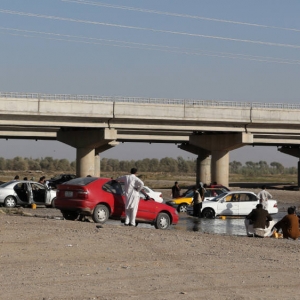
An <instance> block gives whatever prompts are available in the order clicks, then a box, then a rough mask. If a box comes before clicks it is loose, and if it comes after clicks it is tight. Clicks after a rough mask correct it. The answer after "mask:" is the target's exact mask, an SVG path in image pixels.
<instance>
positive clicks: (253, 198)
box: [248, 194, 258, 201]
mask: <svg viewBox="0 0 300 300" xmlns="http://www.w3.org/2000/svg"><path fill="white" fill-rule="evenodd" d="M257 200H258V199H257V197H256V196H255V195H252V194H250V195H249V200H248V201H257Z"/></svg>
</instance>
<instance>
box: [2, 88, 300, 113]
mask: <svg viewBox="0 0 300 300" xmlns="http://www.w3.org/2000/svg"><path fill="white" fill-rule="evenodd" d="M0 97H1V98H7V99H12V98H20V99H43V100H78V101H102V102H127V103H153V104H177V105H183V106H186V105H190V106H221V107H245V108H277V109H300V104H288V103H261V102H237V101H215V100H191V99H164V98H140V97H121V96H107V97H106V96H96V95H71V94H40V93H19V92H0Z"/></svg>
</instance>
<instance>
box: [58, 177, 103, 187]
mask: <svg viewBox="0 0 300 300" xmlns="http://www.w3.org/2000/svg"><path fill="white" fill-rule="evenodd" d="M97 179H99V178H98V177H80V178H75V179H72V180H70V181H67V182H64V183H63V184H72V185H82V186H84V185H87V184H89V183H91V182H93V181H95V180H97Z"/></svg>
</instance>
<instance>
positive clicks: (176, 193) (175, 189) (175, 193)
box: [171, 181, 180, 198]
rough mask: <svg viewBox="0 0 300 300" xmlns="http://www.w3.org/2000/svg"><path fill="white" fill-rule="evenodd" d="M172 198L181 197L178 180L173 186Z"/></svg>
mask: <svg viewBox="0 0 300 300" xmlns="http://www.w3.org/2000/svg"><path fill="white" fill-rule="evenodd" d="M171 196H172V198H179V197H180V187H179V184H178V182H177V181H175V184H174V186H173V187H172V195H171Z"/></svg>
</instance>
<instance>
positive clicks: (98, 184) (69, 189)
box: [55, 177, 179, 229]
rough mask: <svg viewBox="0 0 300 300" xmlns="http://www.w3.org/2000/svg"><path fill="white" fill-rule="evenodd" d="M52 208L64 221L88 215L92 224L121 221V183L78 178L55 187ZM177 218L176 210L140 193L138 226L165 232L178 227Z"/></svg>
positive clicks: (122, 194) (123, 212)
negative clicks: (176, 225)
mask: <svg viewBox="0 0 300 300" xmlns="http://www.w3.org/2000/svg"><path fill="white" fill-rule="evenodd" d="M55 207H56V208H58V209H59V210H60V211H61V213H62V215H63V217H64V218H65V219H66V220H76V219H78V218H80V217H81V216H91V217H92V219H93V221H94V222H95V223H105V222H106V221H107V220H108V219H115V220H121V221H124V219H125V195H124V190H123V187H122V185H121V183H120V182H118V181H116V180H113V179H111V178H99V177H80V178H76V179H73V180H70V181H68V182H66V183H64V184H61V185H59V186H58V188H57V196H56V200H55ZM178 219H179V218H178V213H177V211H176V209H174V208H172V207H170V206H168V205H166V204H163V203H158V202H156V201H154V200H153V199H152V198H150V197H149V196H148V195H147V194H146V193H142V197H141V198H140V202H139V206H138V211H137V215H136V223H137V224H138V223H147V224H150V225H153V226H155V228H157V229H168V228H169V227H170V226H171V225H172V224H177V222H178Z"/></svg>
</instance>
